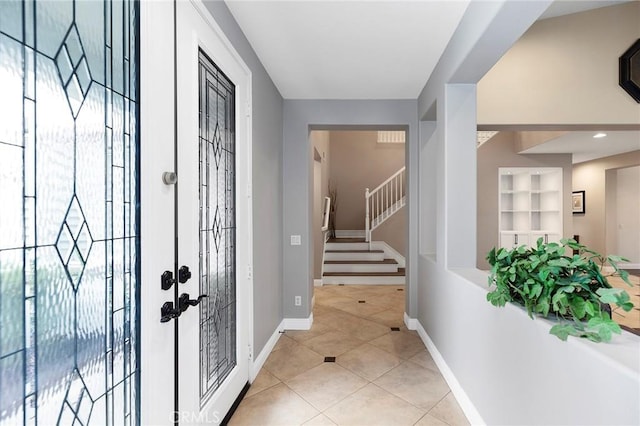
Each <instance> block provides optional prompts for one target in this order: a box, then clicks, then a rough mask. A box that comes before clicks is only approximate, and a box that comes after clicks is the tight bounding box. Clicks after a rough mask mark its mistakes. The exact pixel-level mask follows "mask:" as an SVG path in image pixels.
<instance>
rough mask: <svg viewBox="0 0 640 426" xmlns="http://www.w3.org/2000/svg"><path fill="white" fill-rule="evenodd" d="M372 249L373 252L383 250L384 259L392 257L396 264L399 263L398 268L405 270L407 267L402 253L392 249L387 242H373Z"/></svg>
mask: <svg viewBox="0 0 640 426" xmlns="http://www.w3.org/2000/svg"><path fill="white" fill-rule="evenodd" d="M371 249H372V250H382V251H384V257H387V258H388V257H391V259H394V260H395V261H396V262H398V267H399V268H405V267H406V262H405V259H404V256H403V255H401V254H400V253H398V251H397V250H396V249H394V248H393V247H391V246H390V245H389V244H387V243H386V242H384V241H371Z"/></svg>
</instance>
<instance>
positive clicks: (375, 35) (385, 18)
mask: <svg viewBox="0 0 640 426" xmlns="http://www.w3.org/2000/svg"><path fill="white" fill-rule="evenodd" d="M0 1H1V0H0ZM225 1H226V4H227V6H228V7H229V10H230V11H231V13H232V14H233V16H234V18H235V19H236V21H237V22H238V24H239V25H240V28H241V29H242V31H243V32H244V34H245V35H246V37H247V39H248V40H249V43H251V46H252V47H253V49H254V50H255V52H256V54H257V55H258V57H259V58H260V60H261V61H262V64H263V65H264V67H265V69H266V70H267V72H268V73H269V75H270V76H271V78H272V79H273V81H274V83H275V85H276V87H277V88H278V90H279V91H280V94H281V95H282V96H283V97H284V98H285V99H416V98H417V97H418V96H419V94H420V91H421V90H422V88H423V87H424V85H425V84H426V82H427V80H428V78H429V76H430V75H431V72H432V71H433V69H434V67H435V66H436V64H437V63H438V60H439V59H440V56H441V55H442V52H443V51H444V49H445V47H446V45H447V43H448V42H449V40H450V38H451V36H452V35H453V33H454V31H455V29H456V27H457V26H458V23H459V21H460V19H461V18H462V15H463V14H464V11H465V10H466V8H467V5H468V3H469V0H395V1H391V0H332V1H329V0H287V1H273V0H225ZM625 1H629V0H556V2H555V3H553V4H552V5H551V6H550V7H549V9H548V10H547V11H546V12H545V13H544V14H543V15H542V16H541V19H544V18H550V17H556V16H561V15H566V14H569V13H575V12H581V11H584V10H588V9H595V8H598V7H603V6H610V5H613V4H617V3H624V2H625Z"/></svg>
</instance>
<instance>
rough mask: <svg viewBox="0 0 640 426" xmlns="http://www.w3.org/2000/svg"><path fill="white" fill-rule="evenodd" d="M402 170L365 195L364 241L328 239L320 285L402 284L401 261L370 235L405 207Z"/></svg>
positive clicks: (399, 257)
mask: <svg viewBox="0 0 640 426" xmlns="http://www.w3.org/2000/svg"><path fill="white" fill-rule="evenodd" d="M404 183H405V168H404V167H403V168H401V169H400V170H398V171H397V172H395V173H394V174H393V175H391V177H389V178H388V179H387V180H385V181H384V182H382V183H381V184H380V185H378V187H376V188H375V189H374V190H373V191H369V188H367V189H366V191H365V230H364V231H359V233H360V234H361V235H363V236H364V238H332V239H330V240H328V241H327V242H326V243H325V248H324V259H323V265H322V284H394V285H395V284H404V274H405V268H404V257H402V256H401V255H400V254H399V253H398V252H396V251H395V250H393V249H392V248H391V247H390V246H388V245H387V244H386V243H384V242H382V241H372V240H371V233H372V232H373V231H374V230H375V229H376V228H377V227H379V226H380V225H382V224H383V223H384V222H385V221H386V220H387V219H389V218H390V217H391V216H393V215H394V214H395V213H396V212H397V211H398V210H400V209H401V208H402V207H404V206H405V204H406V195H405V186H404Z"/></svg>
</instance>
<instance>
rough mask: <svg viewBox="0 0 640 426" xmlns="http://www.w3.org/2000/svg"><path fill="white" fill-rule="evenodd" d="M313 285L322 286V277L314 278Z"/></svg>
mask: <svg viewBox="0 0 640 426" xmlns="http://www.w3.org/2000/svg"><path fill="white" fill-rule="evenodd" d="M313 286H314V287H322V280H321V279H320V280H316V279H314V280H313Z"/></svg>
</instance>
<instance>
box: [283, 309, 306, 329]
mask: <svg viewBox="0 0 640 426" xmlns="http://www.w3.org/2000/svg"><path fill="white" fill-rule="evenodd" d="M280 325H281V327H282V330H309V329H310V328H311V326H312V325H313V313H312V314H311V315H309V318H285V319H283V320H282V323H281V324H280Z"/></svg>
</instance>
